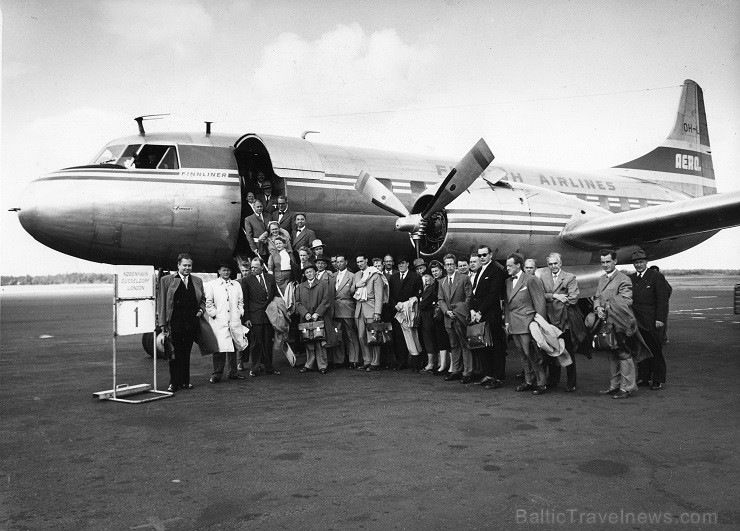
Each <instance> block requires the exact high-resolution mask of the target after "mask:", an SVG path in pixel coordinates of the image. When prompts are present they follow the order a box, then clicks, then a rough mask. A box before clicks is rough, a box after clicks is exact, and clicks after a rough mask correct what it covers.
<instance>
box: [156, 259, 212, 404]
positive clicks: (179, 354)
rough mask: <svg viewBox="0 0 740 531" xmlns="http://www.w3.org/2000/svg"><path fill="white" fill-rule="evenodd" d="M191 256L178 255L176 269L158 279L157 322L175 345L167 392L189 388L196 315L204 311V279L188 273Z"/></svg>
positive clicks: (190, 385)
mask: <svg viewBox="0 0 740 531" xmlns="http://www.w3.org/2000/svg"><path fill="white" fill-rule="evenodd" d="M192 271H193V259H192V258H191V257H190V255H189V254H187V253H182V254H181V255H180V256H178V257H177V273H175V274H174V275H167V276H164V277H162V278H161V279H160V281H159V294H158V295H157V324H158V325H159V326H161V327H162V329H163V331H164V332H165V334H169V336H170V339H171V340H172V345H173V347H174V352H173V353H172V358H171V359H170V385H169V387H168V388H167V390H168V391H170V392H175V391H178V390H180V389H192V388H193V385H192V384H191V383H190V351H191V350H192V348H193V342H194V341H195V338H196V334H197V331H198V319H199V318H200V316H201V315H203V313H204V312H205V311H206V301H205V295H204V290H203V281H202V280H201V279H200V278H198V277H194V276H193V275H191V273H192Z"/></svg>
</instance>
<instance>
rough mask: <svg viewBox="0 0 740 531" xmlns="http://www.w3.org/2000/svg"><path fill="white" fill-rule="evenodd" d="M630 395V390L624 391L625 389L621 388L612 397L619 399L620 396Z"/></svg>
mask: <svg viewBox="0 0 740 531" xmlns="http://www.w3.org/2000/svg"><path fill="white" fill-rule="evenodd" d="M628 396H630V392H629V391H623V390H621V389H620V390H619V391H617V392H616V393H614V396H613V397H612V398H613V399H614V400H619V399H620V398H627V397H628Z"/></svg>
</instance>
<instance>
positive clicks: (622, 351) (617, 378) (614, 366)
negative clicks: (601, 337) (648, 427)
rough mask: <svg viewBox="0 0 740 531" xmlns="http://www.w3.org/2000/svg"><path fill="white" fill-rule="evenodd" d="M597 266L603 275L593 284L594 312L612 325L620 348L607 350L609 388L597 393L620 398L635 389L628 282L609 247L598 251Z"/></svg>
mask: <svg viewBox="0 0 740 531" xmlns="http://www.w3.org/2000/svg"><path fill="white" fill-rule="evenodd" d="M601 267H602V269H603V270H604V273H606V274H605V275H603V276H601V277H600V278H599V282H598V284H597V285H596V294H595V295H594V311H595V312H596V315H597V316H598V317H599V319H603V320H605V321H606V322H607V323H608V324H610V325H612V326H613V327H615V328H616V335H617V340H618V342H619V346H620V348H619V350H614V351H611V352H609V373H610V380H609V388H608V389H606V390H604V391H599V394H601V395H614V396H613V397H612V398H615V399H622V398H627V397H629V396H630V393H631V392H632V391H634V390H635V389H637V385H636V384H635V363H634V361H633V359H632V355H631V353H630V352H629V349H628V348H627V341H628V339H627V332H631V336H634V335H635V333H636V332H637V325H636V324H635V318H634V313H633V312H632V281H631V280H630V279H629V277H628V276H627V275H625V274H624V273H622V272H621V271H619V270H618V269H617V252H616V251H614V250H612V249H604V250H603V251H601ZM620 323H626V325H625V324H621V325H620ZM630 325H631V326H630Z"/></svg>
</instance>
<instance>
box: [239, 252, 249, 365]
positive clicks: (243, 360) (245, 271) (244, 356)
mask: <svg viewBox="0 0 740 531" xmlns="http://www.w3.org/2000/svg"><path fill="white" fill-rule="evenodd" d="M239 272H240V273H241V275H242V276H241V278H240V279H239V286H241V288H242V301H243V305H244V311H243V314H242V324H243V325H244V326H246V324H247V319H249V315H248V313H247V304H246V303H247V299H246V298H245V297H246V296H247V286H246V283H247V280H246V279H247V277H248V276H249V275H251V274H252V263H251V261H249V260H247V261H244V262H241V261H240V262H239ZM247 365H249V346H247V348H245V349H244V350H240V351H239V352H238V353H237V364H236V370H237V371H243V370H244V368H245V367H246V366H247Z"/></svg>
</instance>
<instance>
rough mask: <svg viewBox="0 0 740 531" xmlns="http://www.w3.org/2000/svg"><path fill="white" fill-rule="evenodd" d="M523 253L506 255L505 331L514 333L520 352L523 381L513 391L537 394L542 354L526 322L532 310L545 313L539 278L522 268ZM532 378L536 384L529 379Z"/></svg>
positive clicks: (543, 381) (540, 386)
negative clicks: (507, 274) (507, 275)
mask: <svg viewBox="0 0 740 531" xmlns="http://www.w3.org/2000/svg"><path fill="white" fill-rule="evenodd" d="M523 265H524V257H523V256H522V255H520V254H519V253H511V254H510V255H509V256H508V258H507V259H506V270H507V271H508V273H509V277H510V278H508V279H506V323H505V326H506V332H507V333H509V334H511V335H512V336H514V342H515V343H516V346H517V347H519V350H520V351H521V353H522V367H523V368H524V383H523V384H521V385H520V386H518V387H517V388H516V391H529V390H531V391H532V394H534V395H541V394H543V393H545V392H546V391H547V387H546V383H547V382H546V379H545V369H544V368H543V367H542V355H541V354H540V352H539V350H538V349H537V347H536V346H535V345H534V344H533V342H532V335H531V334H530V333H529V325H530V323H531V322H532V321H534V316H535V314H540V315H541V316H543V317H544V316H545V315H547V309H546V303H545V293H544V291H543V290H542V284H541V283H540V280H539V279H538V278H537V277H535V276H534V275H530V274H529V273H527V272H525V271H524V270H523V269H522V267H523ZM535 378H536V380H537V382H536V384H535V383H533V380H534V379H535Z"/></svg>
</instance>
